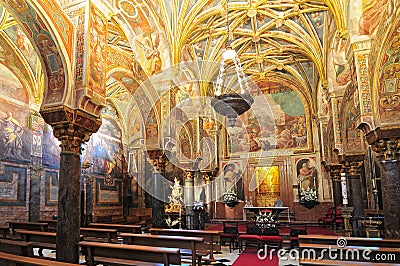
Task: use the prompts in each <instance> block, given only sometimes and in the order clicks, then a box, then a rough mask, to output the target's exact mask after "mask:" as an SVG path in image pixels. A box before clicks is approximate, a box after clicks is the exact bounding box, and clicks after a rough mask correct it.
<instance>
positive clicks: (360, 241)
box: [298, 235, 400, 248]
mask: <svg viewBox="0 0 400 266" xmlns="http://www.w3.org/2000/svg"><path fill="white" fill-rule="evenodd" d="M298 238H299V243H311V244H326V245H332V246H334V245H336V244H337V241H338V238H343V237H341V236H333V235H299V236H298ZM344 238H345V239H346V242H347V246H368V247H388V248H390V247H393V248H397V247H400V239H388V238H366V237H344Z"/></svg>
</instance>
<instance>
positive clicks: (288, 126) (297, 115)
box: [227, 89, 311, 154]
mask: <svg viewBox="0 0 400 266" xmlns="http://www.w3.org/2000/svg"><path fill="white" fill-rule="evenodd" d="M253 98H254V104H253V105H252V111H248V112H246V113H244V114H243V115H242V116H241V117H240V118H238V119H237V121H236V125H235V126H234V127H233V128H229V129H228V138H227V139H228V152H229V153H230V154H237V153H244V152H257V151H261V150H263V151H268V150H274V149H286V150H298V149H306V148H307V147H308V146H309V145H311V143H310V139H309V138H308V134H307V129H308V123H307V113H308V109H307V107H306V106H304V104H303V102H302V100H301V99H300V97H299V95H298V94H297V93H296V92H295V91H293V90H290V89H288V90H286V91H282V92H275V93H270V94H264V95H257V96H253ZM266 105H267V106H268V108H266V107H265V106H266Z"/></svg>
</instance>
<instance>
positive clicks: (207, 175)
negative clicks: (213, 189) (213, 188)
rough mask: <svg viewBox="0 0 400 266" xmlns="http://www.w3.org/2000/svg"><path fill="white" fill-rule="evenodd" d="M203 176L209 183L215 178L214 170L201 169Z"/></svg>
mask: <svg viewBox="0 0 400 266" xmlns="http://www.w3.org/2000/svg"><path fill="white" fill-rule="evenodd" d="M201 177H202V178H203V180H204V181H205V182H206V184H209V183H210V182H211V181H213V179H214V175H213V171H201Z"/></svg>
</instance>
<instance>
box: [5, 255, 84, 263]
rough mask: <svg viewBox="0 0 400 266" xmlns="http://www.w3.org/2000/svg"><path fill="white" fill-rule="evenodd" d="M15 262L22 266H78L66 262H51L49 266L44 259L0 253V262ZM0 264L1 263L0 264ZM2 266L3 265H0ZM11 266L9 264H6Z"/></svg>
mask: <svg viewBox="0 0 400 266" xmlns="http://www.w3.org/2000/svg"><path fill="white" fill-rule="evenodd" d="M3 261H6V262H15V263H20V264H22V265H34V266H49V265H51V266H73V265H79V264H73V263H67V262H59V261H51V264H50V263H49V261H48V260H46V259H40V258H34V257H25V256H20V255H15V254H10V253H5V252H0V262H3ZM0 264H1V263H0ZM1 265H4V264H1ZM6 265H11V264H8V263H7V264H6Z"/></svg>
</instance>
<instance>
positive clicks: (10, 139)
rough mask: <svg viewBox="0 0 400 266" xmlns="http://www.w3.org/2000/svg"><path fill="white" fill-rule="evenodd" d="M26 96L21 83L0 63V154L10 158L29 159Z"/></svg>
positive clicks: (30, 137) (29, 143) (29, 133)
mask: <svg viewBox="0 0 400 266" xmlns="http://www.w3.org/2000/svg"><path fill="white" fill-rule="evenodd" d="M28 101H29V99H28V96H27V92H26V90H25V89H24V88H23V87H22V84H21V83H20V82H19V80H18V79H17V78H16V77H15V75H14V74H13V73H12V72H11V71H10V70H9V69H8V68H6V67H5V66H4V65H2V64H0V155H1V157H2V158H8V159H11V160H17V161H20V160H24V161H25V160H30V154H31V143H32V136H31V135H32V133H31V130H30V129H29V128H28V127H27V126H26V123H25V121H27V117H28V112H29V110H28Z"/></svg>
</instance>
